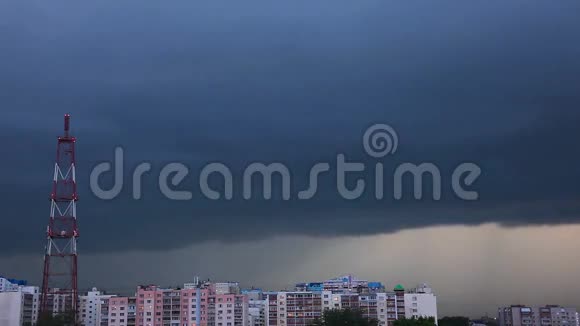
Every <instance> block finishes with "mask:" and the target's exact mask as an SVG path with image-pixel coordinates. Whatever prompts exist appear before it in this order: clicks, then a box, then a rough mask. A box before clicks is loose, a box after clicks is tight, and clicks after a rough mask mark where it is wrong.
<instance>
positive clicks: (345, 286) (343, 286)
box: [295, 275, 385, 293]
mask: <svg viewBox="0 0 580 326" xmlns="http://www.w3.org/2000/svg"><path fill="white" fill-rule="evenodd" d="M295 290H296V291H311V292H319V291H331V292H333V293H351V292H355V293H377V292H384V290H385V287H384V286H383V284H382V283H381V282H369V281H367V280H362V279H358V278H356V277H355V276H353V275H344V276H340V277H336V278H331V279H328V280H325V281H323V282H310V283H298V284H296V286H295Z"/></svg>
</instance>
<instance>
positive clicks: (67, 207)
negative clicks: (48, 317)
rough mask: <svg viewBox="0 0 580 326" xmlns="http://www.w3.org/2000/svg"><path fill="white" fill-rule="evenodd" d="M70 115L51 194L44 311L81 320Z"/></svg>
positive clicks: (73, 149) (57, 150) (73, 155)
mask: <svg viewBox="0 0 580 326" xmlns="http://www.w3.org/2000/svg"><path fill="white" fill-rule="evenodd" d="M69 129H70V115H68V114H66V115H65V116H64V136H60V137H58V141H57V149H56V162H55V164H54V175H53V181H52V192H51V194H50V219H49V222H48V227H47V228H46V242H47V243H46V251H45V255H44V270H43V281H42V294H41V302H40V309H41V312H42V313H55V312H58V313H66V314H70V315H71V316H72V317H73V318H74V319H73V320H74V321H76V320H77V318H76V317H77V316H76V314H77V304H78V287H77V257H78V254H77V238H78V237H79V231H78V228H77V213H76V202H77V200H78V197H77V184H76V171H75V142H76V138H75V137H72V136H71V135H70V134H69Z"/></svg>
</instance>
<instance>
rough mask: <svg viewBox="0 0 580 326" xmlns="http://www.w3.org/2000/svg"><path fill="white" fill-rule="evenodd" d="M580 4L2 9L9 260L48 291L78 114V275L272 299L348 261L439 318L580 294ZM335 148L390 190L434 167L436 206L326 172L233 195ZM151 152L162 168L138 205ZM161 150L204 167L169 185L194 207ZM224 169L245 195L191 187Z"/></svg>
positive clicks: (148, 179)
mask: <svg viewBox="0 0 580 326" xmlns="http://www.w3.org/2000/svg"><path fill="white" fill-rule="evenodd" d="M578 12H580V3H578V2H577V1H559V2H554V1H551V2H547V1H546V2H530V1H518V0H513V1H450V0H439V1H412V2H410V1H382V0H363V1H346V0H333V1H330V0H328V1H327V0H323V1H305V0H304V1H303V0H298V1H265V0H264V1H259V0H246V1H238V2H226V1H181V0H176V1H171V2H161V1H113V0H105V1H94V2H90V3H87V2H77V3H64V2H63V3H59V2H46V1H29V0H7V1H2V2H1V3H0V44H1V45H0V49H1V50H0V108H1V109H0V110H1V112H2V118H1V119H0V137H2V139H3V140H4V142H3V145H2V153H3V154H4V155H3V160H2V165H1V167H2V169H0V180H1V184H2V187H1V188H0V198H1V199H0V202H1V203H2V207H4V210H3V214H2V231H3V232H2V236H1V237H0V248H2V249H1V250H0V274H5V275H8V276H11V277H15V278H19V277H20V278H28V279H30V280H31V281H32V282H36V283H40V279H41V268H40V264H41V257H42V254H43V247H44V237H45V235H44V231H45V224H46V223H47V220H48V215H49V203H48V201H47V198H48V194H49V192H50V190H51V187H50V182H51V178H52V175H51V173H52V169H53V168H52V164H53V160H54V156H55V155H54V152H55V146H56V137H57V136H58V135H59V134H60V133H62V115H63V114H64V113H67V112H68V113H71V115H72V132H73V133H74V135H75V136H76V137H77V138H78V142H77V146H78V148H77V156H78V164H77V178H78V180H77V181H78V184H79V197H80V201H79V202H78V218H79V225H80V231H81V238H80V245H79V248H80V249H79V251H80V260H79V261H80V263H79V264H80V270H81V274H80V275H79V279H80V283H81V286H83V287H89V286H93V285H95V286H99V287H103V288H107V287H108V288H109V289H123V291H127V289H131V288H133V287H134V286H135V285H136V283H135V282H136V280H137V281H139V282H155V283H159V284H162V285H171V284H179V283H180V282H185V281H190V280H191V278H193V276H195V275H200V276H203V277H210V278H214V279H219V278H227V279H236V280H239V281H241V282H242V283H243V284H245V285H248V286H249V285H256V286H262V287H267V288H273V289H277V288H284V287H288V286H290V285H291V284H292V283H293V282H297V281H310V280H311V281H316V280H321V279H325V278H330V277H334V276H337V275H339V274H343V273H349V272H353V273H355V272H356V273H357V274H358V275H359V277H362V278H369V279H373V280H378V281H383V282H384V283H386V284H387V285H388V286H393V285H394V284H396V283H397V282H404V283H405V285H408V286H412V285H414V283H418V282H423V281H426V282H429V283H431V285H432V286H433V287H434V288H435V291H437V292H438V293H439V295H440V297H439V299H440V302H441V304H442V310H443V312H444V313H456V314H461V313H465V314H472V315H477V314H483V313H485V312H489V313H493V312H494V309H495V305H496V304H510V303H520V302H521V303H528V302H530V303H544V304H547V303H562V304H570V305H580V295H579V294H578V293H580V288H578V287H577V286H575V285H574V284H578V279H577V275H580V265H578V262H577V261H578V259H577V257H576V256H575V253H577V252H578V250H580V237H578V236H577V234H579V233H578V226H576V224H577V223H578V222H580V216H579V212H580V201H579V200H578V198H579V196H580V186H578V181H579V180H580V149H579V148H578V139H580V129H579V128H578V124H579V123H580V110H579V108H580V77H579V76H580V59H579V58H580V42H578V40H579V39H580V19H578ZM376 123H385V124H388V125H390V126H392V127H393V128H394V129H395V130H396V131H397V133H398V136H399V145H398V150H397V152H396V153H395V154H394V155H392V156H388V157H387V158H383V159H375V158H372V157H370V156H368V155H366V154H365V152H364V148H363V146H362V142H361V141H362V137H363V133H364V131H365V130H366V128H368V127H369V126H371V125H373V124H376ZM117 146H120V147H122V148H123V149H124V150H125V168H124V180H125V181H126V182H125V186H124V189H123V191H122V192H121V194H120V195H119V196H118V197H117V198H115V199H114V200H111V201H104V200H101V199H99V198H97V197H96V196H95V195H93V193H92V192H91V188H90V187H89V175H90V173H91V170H92V169H93V168H94V167H95V166H96V165H97V164H98V163H100V162H104V161H109V162H112V160H113V157H114V150H115V148H116V147H117ZM338 153H343V154H344V155H346V157H347V158H348V159H349V160H352V161H359V162H362V163H364V164H365V165H366V167H367V170H366V171H365V173H362V174H359V175H358V176H359V177H361V178H364V179H365V181H367V183H368V187H369V188H371V187H372V183H371V181H372V180H373V179H374V174H373V173H372V171H373V170H374V166H375V164H376V163H377V162H381V163H384V165H385V167H386V172H385V176H386V178H387V180H389V179H388V178H389V175H390V176H391V177H392V171H393V169H394V167H396V166H397V165H398V164H401V163H404V162H411V163H415V164H419V163H422V162H432V163H435V164H437V166H438V167H439V168H440V170H441V173H442V179H443V181H442V183H443V196H442V200H441V201H434V200H430V199H423V200H420V201H417V200H413V199H412V196H411V195H412V190H410V191H407V192H406V193H405V197H404V200H401V201H395V200H393V199H392V189H391V188H389V187H391V186H392V185H389V184H388V181H387V183H386V184H387V186H386V189H387V190H386V191H385V193H386V197H387V198H385V199H384V200H381V201H377V200H375V199H374V197H373V195H372V194H369V193H365V195H364V196H363V197H361V198H359V199H357V200H354V201H347V200H344V199H342V198H340V196H339V195H338V194H337V191H336V184H335V179H336V177H335V175H336V171H334V170H331V171H330V172H329V174H328V175H327V176H326V177H321V179H320V180H319V192H318V193H317V195H316V196H315V197H314V198H313V199H311V200H308V201H301V200H297V199H296V198H295V197H293V198H292V199H291V200H289V201H284V200H282V199H281V192H280V191H279V189H278V188H277V187H278V186H279V180H275V182H274V185H275V186H276V187H275V188H276V189H275V190H274V196H273V197H274V198H273V199H272V200H264V199H258V198H253V199H251V200H243V198H242V195H241V194H242V192H241V190H242V175H243V171H244V168H245V167H246V166H247V165H248V164H250V163H252V162H264V163H271V162H281V163H283V164H285V165H286V166H287V167H288V168H289V169H290V171H291V173H292V193H293V194H295V193H297V192H298V191H300V190H303V189H304V188H306V185H308V180H309V179H308V178H309V171H310V167H311V166H312V165H313V164H315V163H317V162H328V163H330V165H331V166H334V165H335V164H336V155H337V154H338ZM141 162H149V163H151V164H152V171H151V172H150V173H148V174H147V175H146V176H145V178H144V183H143V198H142V199H141V200H133V198H132V194H131V184H130V177H131V175H132V173H133V168H134V167H135V166H136V165H137V164H139V163H141ZM169 162H180V163H183V164H184V165H186V166H188V167H189V168H190V174H189V175H188V176H187V178H186V179H185V180H184V181H183V182H182V183H181V184H180V185H179V186H178V187H177V188H179V189H181V190H190V191H192V192H193V196H194V198H193V199H192V200H189V201H181V202H177V201H171V200H168V199H166V198H164V197H163V196H162V194H161V193H160V191H159V189H158V186H157V176H158V175H159V171H160V170H161V169H162V168H163V167H164V166H165V164H167V163H169ZM210 162H222V163H223V164H225V165H227V166H228V167H229V168H230V169H231V170H232V173H233V175H234V198H233V200H230V201H226V200H209V199H207V198H204V197H203V196H202V194H201V193H200V191H199V186H198V182H199V172H200V171H201V169H202V167H203V166H204V165H205V164H207V163H210ZM462 162H473V163H476V164H477V165H478V166H480V167H481V170H482V174H481V176H480V177H479V178H478V180H477V181H476V182H475V184H473V185H472V187H471V188H470V189H472V190H477V191H478V192H479V195H480V198H479V200H477V201H471V202H465V201H461V200H459V199H458V198H457V197H456V196H454V194H453V192H452V190H451V181H450V180H451V173H452V171H453V169H454V167H456V166H457V165H458V164H459V163H462ZM111 180H112V175H111V174H109V175H107V176H104V177H103V179H102V180H101V181H102V186H103V187H107V186H110V185H111ZM347 181H348V182H349V185H350V186H351V187H354V182H355V181H354V180H353V179H352V178H350V179H348V180H347ZM210 183H211V184H212V186H215V187H216V188H220V182H219V179H211V180H210ZM428 187H430V184H429V183H427V184H426V185H425V190H426V193H427V194H430V191H429V190H428ZM407 190H408V189H407ZM573 230H576V231H574V232H575V233H574V232H573ZM574 234H576V236H575V235H574ZM539 243H542V244H544V245H542V246H538V244H539ZM435 248H436V249H435ZM217 257H219V259H218V258H217ZM151 262H154V265H155V268H152V267H150V266H149V267H146V266H147V264H148V263H151ZM104 266H106V267H104ZM141 266H142V268H140V267H141ZM159 266H169V268H166V267H164V268H161V269H159ZM233 266H235V268H233ZM530 270H534V271H537V273H541V275H551V277H550V278H548V279H543V278H541V277H539V275H540V274H536V272H531V273H530V272H529V271H530ZM118 271H121V273H117V272H118ZM233 271H240V272H239V273H235V272H233ZM522 274H527V275H526V277H522ZM541 283H545V284H549V285H550V286H551V287H547V286H546V285H545V284H544V285H542V284H541ZM554 288H557V289H558V291H557V293H556V294H557V295H556V294H554V295H553V296H550V297H549V299H550V300H549V302H543V301H542V299H545V300H547V299H548V296H547V295H546V294H545V293H543V292H542V291H548V290H551V289H554ZM534 289H535V290H534ZM482 291H483V292H482ZM497 291H499V292H497ZM493 293H501V294H502V295H501V297H500V298H498V297H496V296H494V295H493ZM550 295H552V294H550ZM494 300H495V301H494ZM496 301H497V302H496ZM466 302H468V303H469V304H468V306H467V303H466Z"/></svg>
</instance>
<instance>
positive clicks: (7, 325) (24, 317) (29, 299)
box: [0, 286, 40, 326]
mask: <svg viewBox="0 0 580 326" xmlns="http://www.w3.org/2000/svg"><path fill="white" fill-rule="evenodd" d="M4 289H9V290H10V291H5V292H0V326H21V325H34V324H36V322H37V320H38V310H39V293H40V291H39V289H38V287H35V286H18V287H16V288H14V287H12V286H7V287H5V288H4Z"/></svg>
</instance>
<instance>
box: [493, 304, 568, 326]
mask: <svg viewBox="0 0 580 326" xmlns="http://www.w3.org/2000/svg"><path fill="white" fill-rule="evenodd" d="M498 322H499V326H578V325H579V320H578V312H577V311H576V308H565V307H561V306H557V305H548V306H543V307H535V306H523V305H512V306H509V307H501V308H499V309H498Z"/></svg>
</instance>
